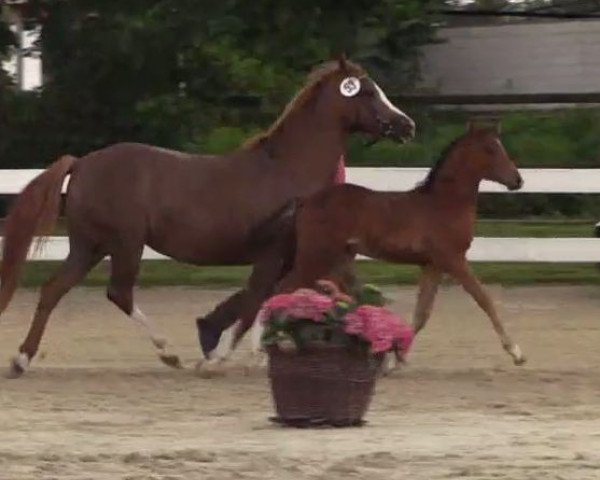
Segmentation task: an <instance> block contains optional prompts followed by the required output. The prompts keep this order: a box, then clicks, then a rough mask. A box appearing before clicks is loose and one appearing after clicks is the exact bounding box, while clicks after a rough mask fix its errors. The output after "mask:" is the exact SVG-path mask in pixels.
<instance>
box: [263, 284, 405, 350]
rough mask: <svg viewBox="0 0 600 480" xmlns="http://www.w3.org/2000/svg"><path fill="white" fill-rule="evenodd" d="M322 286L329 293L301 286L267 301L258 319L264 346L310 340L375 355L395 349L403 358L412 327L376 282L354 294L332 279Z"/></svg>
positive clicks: (297, 345) (302, 344) (296, 345)
mask: <svg viewBox="0 0 600 480" xmlns="http://www.w3.org/2000/svg"><path fill="white" fill-rule="evenodd" d="M317 284H318V287H319V288H320V289H321V290H324V291H325V292H327V293H321V292H319V291H317V290H314V289H308V288H301V289H298V290H296V291H294V292H292V293H283V294H279V295H275V296H273V297H271V298H270V299H269V300H267V301H266V302H265V303H264V304H263V307H262V309H261V312H260V314H259V318H258V320H259V321H261V322H262V323H263V328H264V331H263V335H262V344H263V345H264V346H267V347H268V346H273V345H280V346H281V345H286V344H287V345H290V343H291V346H292V347H293V348H296V349H298V350H303V349H304V348H305V347H306V346H307V345H309V344H315V343H328V344H337V345H346V346H348V347H351V348H356V349H358V350H361V351H364V352H366V353H370V354H372V355H376V356H377V355H378V354H383V353H386V352H390V351H394V352H396V354H397V355H398V356H399V357H400V358H402V357H403V355H405V354H406V352H407V351H408V349H409V348H410V345H411V343H412V340H413V331H412V328H411V327H410V326H409V325H407V324H406V323H405V322H404V321H403V320H402V319H401V318H400V317H399V316H397V315H395V314H394V313H392V312H391V311H389V310H387V309H386V308H384V307H383V305H384V304H385V299H384V297H383V295H382V294H381V292H380V291H379V290H378V289H377V288H376V287H374V286H373V285H365V286H364V287H363V288H362V289H361V290H360V291H359V292H358V293H357V295H356V297H355V298H352V297H350V296H348V295H345V294H343V293H341V292H339V290H338V289H337V287H336V286H335V284H333V283H332V282H330V281H326V280H320V281H319V282H317Z"/></svg>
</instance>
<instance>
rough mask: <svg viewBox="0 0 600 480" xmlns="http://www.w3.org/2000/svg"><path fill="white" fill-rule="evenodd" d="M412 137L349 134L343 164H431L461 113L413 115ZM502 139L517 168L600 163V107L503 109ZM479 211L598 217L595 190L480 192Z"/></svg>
mask: <svg viewBox="0 0 600 480" xmlns="http://www.w3.org/2000/svg"><path fill="white" fill-rule="evenodd" d="M413 115H414V118H415V119H416V122H417V125H418V132H417V137H416V138H415V140H414V141H413V142H411V143H409V144H406V145H398V144H396V143H394V142H391V141H387V140H384V141H381V142H378V143H376V144H375V145H373V146H370V147H368V146H366V142H365V140H364V139H362V138H360V137H355V138H353V139H352V140H351V142H350V146H349V149H348V165H350V166H381V167H409V166H431V165H433V164H434V163H435V162H436V161H437V159H438V158H439V156H440V152H441V151H442V150H443V149H444V147H445V146H446V145H447V144H448V143H450V142H451V141H452V140H453V139H454V138H456V137H457V136H459V135H461V134H462V133H463V132H464V130H465V121H466V118H467V116H466V114H457V113H454V114H446V115H441V116H440V115H439V114H437V115H435V116H434V115H432V114H430V113H429V112H426V111H421V112H416V113H414V114H413ZM254 133H256V130H252V131H244V130H242V129H240V128H217V129H215V130H213V131H212V132H211V133H210V134H209V135H206V136H203V137H201V138H197V139H194V140H193V141H190V142H188V143H187V144H186V145H184V148H186V149H188V150H192V151H197V152H207V153H217V154H218V153H225V152H228V151H230V150H232V149H233V148H236V147H237V146H239V145H240V144H241V143H242V142H243V141H244V140H245V139H246V138H247V137H248V136H250V135H252V134H254ZM502 138H503V142H504V144H505V146H506V148H507V150H508V152H509V153H510V154H511V156H512V157H513V158H515V160H516V161H517V164H518V165H519V166H520V167H546V168H558V167H567V168H583V167H587V168H600V110H597V109H574V110H568V111H553V112H547V113H506V114H504V115H503V116H502ZM479 207H480V208H479V210H480V213H481V214H482V215H483V216H486V217H490V218H494V217H495V218H498V217H502V218H515V217H539V216H547V217H564V216H569V217H583V218H596V217H600V198H599V197H598V196H597V195H545V194H517V195H490V194H486V195H482V196H481V200H480V206H479Z"/></svg>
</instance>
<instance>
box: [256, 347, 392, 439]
mask: <svg viewBox="0 0 600 480" xmlns="http://www.w3.org/2000/svg"><path fill="white" fill-rule="evenodd" d="M267 351H268V354H269V377H270V380H271V389H272V393H273V400H274V402H275V409H276V411H277V417H275V418H273V419H272V420H273V421H275V422H278V423H281V424H285V425H289V426H295V427H311V426H318V425H330V426H336V427H345V426H358V425H362V424H363V420H362V419H363V416H364V415H365V413H366V412H367V409H368V408H369V404H370V403H371V398H372V396H373V391H374V388H375V381H376V379H377V374H378V371H379V366H380V365H381V358H376V359H375V361H369V359H368V358H366V357H365V356H361V355H358V354H356V353H353V352H350V351H349V350H348V349H347V348H346V347H342V346H336V345H328V344H315V345H311V346H310V347H308V348H307V349H306V350H304V351H302V352H297V351H291V352H290V351H283V350H281V349H279V348H278V347H277V346H271V347H269V348H268V349H267Z"/></svg>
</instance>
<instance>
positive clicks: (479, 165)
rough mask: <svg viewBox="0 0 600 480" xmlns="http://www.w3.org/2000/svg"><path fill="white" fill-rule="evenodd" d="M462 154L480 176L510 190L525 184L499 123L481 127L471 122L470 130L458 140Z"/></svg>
mask: <svg viewBox="0 0 600 480" xmlns="http://www.w3.org/2000/svg"><path fill="white" fill-rule="evenodd" d="M457 147H459V148H461V153H460V156H461V157H462V158H463V160H464V161H465V162H467V163H468V164H469V165H470V166H471V168H473V169H474V171H475V172H476V173H477V174H478V175H479V178H481V179H485V180H491V181H493V182H498V183H500V184H502V185H504V186H505V187H507V188H508V189H509V190H518V189H520V188H521V187H522V186H523V178H522V177H521V174H520V173H519V170H518V169H517V166H516V165H515V164H514V162H513V161H512V160H511V159H510V157H509V156H508V153H506V150H505V148H504V145H502V141H501V140H500V129H499V126H498V125H494V126H492V127H489V126H488V127H481V126H479V127H478V126H477V125H475V124H474V123H470V124H469V127H468V132H467V133H466V134H465V135H464V136H463V137H462V138H461V139H460V140H459V141H458V143H457Z"/></svg>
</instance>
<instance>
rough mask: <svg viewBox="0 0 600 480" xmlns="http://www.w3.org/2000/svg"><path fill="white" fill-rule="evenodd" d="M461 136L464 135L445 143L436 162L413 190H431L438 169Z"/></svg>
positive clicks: (438, 171)
mask: <svg viewBox="0 0 600 480" xmlns="http://www.w3.org/2000/svg"><path fill="white" fill-rule="evenodd" d="M463 138H464V135H461V136H460V137H457V138H455V139H454V140H452V141H451V142H450V143H449V144H448V145H446V147H445V148H444V149H443V150H442V153H440V156H439V158H438V160H437V162H435V165H434V166H433V167H431V169H430V170H429V173H428V174H427V176H426V177H425V180H423V181H422V182H421V183H419V184H418V185H417V186H416V187H415V188H414V190H415V191H418V192H428V191H429V190H431V188H432V187H433V184H434V183H435V181H436V179H437V177H438V175H439V173H440V170H441V169H442V167H443V166H444V165H445V163H446V160H448V158H449V157H450V152H452V150H453V149H454V147H455V146H456V145H457V143H458V142H460V141H461V140H462V139H463Z"/></svg>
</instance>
